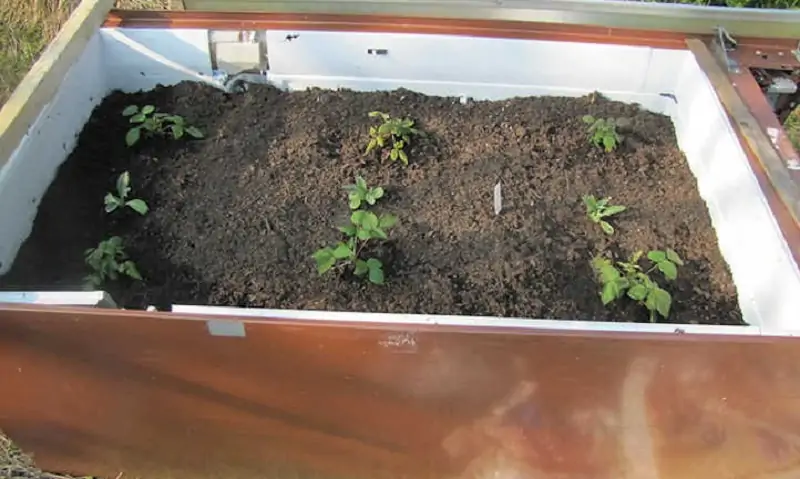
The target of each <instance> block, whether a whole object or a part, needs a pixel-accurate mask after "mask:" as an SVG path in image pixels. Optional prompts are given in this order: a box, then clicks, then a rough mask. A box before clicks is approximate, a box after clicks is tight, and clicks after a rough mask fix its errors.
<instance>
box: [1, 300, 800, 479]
mask: <svg viewBox="0 0 800 479" xmlns="http://www.w3.org/2000/svg"><path fill="white" fill-rule="evenodd" d="M169 318H174V319H169ZM246 332H247V334H246V337H244V338H236V337H213V336H211V335H209V333H208V332H207V330H206V326H205V323H204V322H202V321H192V320H186V319H180V318H179V317H178V316H170V315H167V314H152V313H144V312H120V311H103V310H85V311H79V310H69V309H55V308H49V311H47V312H45V311H36V310H35V309H34V308H22V307H17V306H10V307H7V308H6V309H4V310H2V311H0V351H2V354H0V378H2V387H3V394H0V427H1V428H4V429H6V430H7V432H8V433H9V434H10V435H11V436H12V437H13V438H15V439H16V440H18V441H19V442H20V443H21V445H22V446H23V447H24V448H27V449H28V450H30V451H32V452H33V453H35V455H36V457H37V459H38V460H39V461H40V463H41V464H42V466H44V467H46V468H52V469H56V470H66V471H69V472H73V473H78V474H103V475H106V476H116V475H117V474H118V473H119V472H124V473H125V475H126V476H127V477H197V478H207V477H208V478H211V477H223V476H224V477H226V478H236V477H348V478H365V479H366V478H380V477H408V478H426V477H430V478H454V479H455V478H464V479H466V478H488V477H492V478H495V477H501V478H526V479H531V478H532V479H535V478H548V479H550V478H560V479H578V478H580V479H588V478H591V479H606V478H607V479H620V478H631V479H648V478H658V479H708V478H723V477H735V478H738V479H755V478H759V479H760V478H779V477H781V478H794V477H800V469H799V468H798V465H797V464H800V347H798V346H800V342H798V341H800V340H794V339H780V340H779V339H774V340H770V339H763V338H738V337H729V338H719V337H716V338H715V337H696V336H693V337H689V336H687V335H675V336H670V337H658V338H657V337H655V336H652V337H647V336H616V337H615V336H610V335H591V336H590V335H586V336H583V335H580V334H574V333H573V334H571V335H563V336H562V335H558V334H553V333H552V332H550V333H547V334H537V333H535V332H530V331H529V332H519V331H516V332H515V331H512V330H500V329H495V330H469V329H463V330H458V329H454V328H448V329H441V330H440V329H436V328H433V327H428V328H419V329H415V330H407V329H404V328H403V327H402V326H398V325H394V326H391V327H389V326H385V327H377V326H376V327H369V326H367V325H363V324H362V325H360V326H348V327H343V326H338V327H337V326H333V325H326V324H319V325H309V324H303V325H300V324H291V323H273V324H270V323H268V322H266V321H264V322H253V323H248V324H247V325H246ZM295 474H296V475H295Z"/></svg>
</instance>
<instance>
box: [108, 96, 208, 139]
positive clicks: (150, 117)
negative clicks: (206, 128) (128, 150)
mask: <svg viewBox="0 0 800 479" xmlns="http://www.w3.org/2000/svg"><path fill="white" fill-rule="evenodd" d="M122 116H126V117H130V120H129V121H130V123H132V124H134V125H136V126H132V127H131V128H130V129H129V130H128V133H127V134H126V135H125V143H126V144H127V145H128V146H133V145H135V144H136V143H137V142H138V141H139V139H140V138H141V136H142V131H144V133H145V135H161V136H172V138H174V139H176V140H179V139H181V138H183V135H184V134H187V135H189V136H191V137H194V138H203V132H201V131H200V130H198V129H197V128H196V127H194V126H190V125H187V124H186V120H184V119H183V117H182V116H178V115H170V114H168V113H157V112H156V107H154V106H153V105H145V106H143V107H142V108H141V109H140V108H139V107H138V106H137V105H130V106H129V107H127V108H125V109H124V110H123V111H122Z"/></svg>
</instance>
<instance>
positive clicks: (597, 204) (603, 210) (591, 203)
mask: <svg viewBox="0 0 800 479" xmlns="http://www.w3.org/2000/svg"><path fill="white" fill-rule="evenodd" d="M609 201H611V198H600V199H597V198H595V197H594V195H585V196H584V197H583V204H585V205H586V216H588V217H589V219H590V220H592V221H594V222H595V223H597V224H599V225H600V228H602V229H603V231H605V233H606V234H609V235H611V234H614V227H613V226H611V225H610V224H609V223H608V221H606V220H604V219H603V218H608V217H609V216H614V215H616V214H618V213H622V212H623V211H625V210H626V209H627V208H626V207H625V206H622V205H609V204H608V202H609Z"/></svg>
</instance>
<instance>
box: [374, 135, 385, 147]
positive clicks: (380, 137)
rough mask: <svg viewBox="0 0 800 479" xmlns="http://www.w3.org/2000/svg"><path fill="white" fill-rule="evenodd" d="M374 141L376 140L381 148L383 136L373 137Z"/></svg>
mask: <svg viewBox="0 0 800 479" xmlns="http://www.w3.org/2000/svg"><path fill="white" fill-rule="evenodd" d="M375 141H377V142H378V146H380V147H381V148H383V145H384V140H383V137H382V136H379V137H377V138H375Z"/></svg>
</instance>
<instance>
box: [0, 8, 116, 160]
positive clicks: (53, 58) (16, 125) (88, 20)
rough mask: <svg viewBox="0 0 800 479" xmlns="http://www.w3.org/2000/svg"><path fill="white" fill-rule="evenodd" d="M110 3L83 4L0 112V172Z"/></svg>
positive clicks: (103, 17) (103, 16)
mask: <svg viewBox="0 0 800 479" xmlns="http://www.w3.org/2000/svg"><path fill="white" fill-rule="evenodd" d="M113 4H114V0H83V2H81V4H80V5H79V6H78V8H76V9H75V11H74V12H73V13H72V15H71V16H70V18H69V19H68V20H67V21H66V23H65V24H64V26H63V27H62V28H61V31H60V32H59V33H58V35H57V36H56V38H55V39H54V40H53V41H52V43H50V45H49V46H48V47H47V48H46V49H45V50H44V52H43V53H42V55H41V56H40V57H39V59H38V60H37V61H36V63H34V64H33V66H32V67H31V69H30V71H29V72H28V74H27V75H26V76H25V77H24V78H23V79H22V81H21V82H20V84H19V85H18V86H17V88H16V89H15V90H14V92H13V93H12V94H11V97H10V98H9V99H8V101H7V102H6V104H5V105H3V108H2V110H0V168H2V166H3V165H5V163H6V162H8V159H9V158H10V157H11V154H12V153H13V152H14V150H15V149H16V148H17V146H18V145H19V143H20V141H21V140H22V138H23V137H24V136H25V135H26V134H27V132H28V130H29V129H30V127H31V125H33V123H34V122H35V121H36V119H37V118H38V117H39V113H40V112H41V111H42V108H44V106H45V105H47V104H48V103H49V102H50V101H51V100H52V99H53V96H54V95H55V93H56V91H57V90H58V86H59V83H60V82H61V79H62V78H64V75H66V73H67V71H68V70H69V68H70V66H72V64H73V63H74V62H75V60H76V59H77V58H78V57H79V56H80V55H81V53H82V52H83V49H84V47H85V46H86V44H87V43H88V42H89V39H90V38H91V37H92V35H94V33H95V31H97V29H98V28H99V27H100V25H102V24H103V21H105V18H106V15H107V14H108V12H109V10H110V9H111V7H112V6H113Z"/></svg>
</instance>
